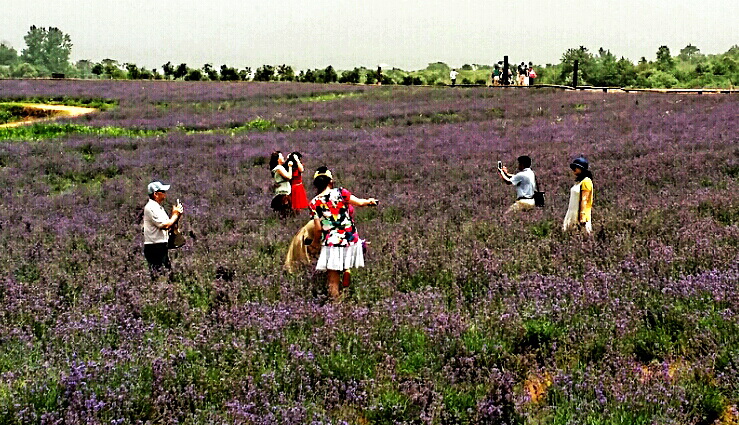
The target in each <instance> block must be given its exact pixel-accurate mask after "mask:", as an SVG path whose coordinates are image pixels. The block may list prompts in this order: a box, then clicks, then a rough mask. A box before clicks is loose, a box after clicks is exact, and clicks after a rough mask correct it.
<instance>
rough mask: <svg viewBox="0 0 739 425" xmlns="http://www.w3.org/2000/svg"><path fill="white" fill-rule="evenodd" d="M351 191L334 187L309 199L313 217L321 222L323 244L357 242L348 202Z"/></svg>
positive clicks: (340, 244) (336, 244) (338, 244)
mask: <svg viewBox="0 0 739 425" xmlns="http://www.w3.org/2000/svg"><path fill="white" fill-rule="evenodd" d="M351 196H352V194H351V192H349V191H348V190H346V189H344V188H334V189H331V190H330V191H329V192H328V193H326V194H324V195H318V196H316V197H315V198H313V200H311V201H310V210H311V213H312V215H313V218H314V219H318V220H319V221H320V223H321V243H322V244H323V245H324V246H349V245H353V244H355V243H357V242H359V235H358V234H357V229H356V227H354V220H353V219H352V216H351V213H350V209H351V205H350V204H349V198H350V197H351Z"/></svg>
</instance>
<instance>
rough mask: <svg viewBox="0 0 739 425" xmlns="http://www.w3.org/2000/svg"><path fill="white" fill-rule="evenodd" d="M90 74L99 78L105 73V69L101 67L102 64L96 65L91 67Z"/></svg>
mask: <svg viewBox="0 0 739 425" xmlns="http://www.w3.org/2000/svg"><path fill="white" fill-rule="evenodd" d="M90 72H92V73H93V74H95V75H97V76H98V77H99V76H101V75H103V74H104V73H105V67H104V66H103V64H102V63H96V64H95V65H93V67H92V69H91V70H90Z"/></svg>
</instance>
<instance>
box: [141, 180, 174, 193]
mask: <svg viewBox="0 0 739 425" xmlns="http://www.w3.org/2000/svg"><path fill="white" fill-rule="evenodd" d="M170 186H171V185H168V184H164V183H162V182H159V181H156V182H151V183H149V186H148V187H147V191H148V192H149V195H151V194H153V193H154V192H166V191H168V190H169V187H170Z"/></svg>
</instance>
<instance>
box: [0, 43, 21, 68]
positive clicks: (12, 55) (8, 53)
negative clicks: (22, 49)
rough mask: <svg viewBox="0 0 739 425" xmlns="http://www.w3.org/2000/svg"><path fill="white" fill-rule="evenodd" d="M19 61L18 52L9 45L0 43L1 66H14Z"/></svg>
mask: <svg viewBox="0 0 739 425" xmlns="http://www.w3.org/2000/svg"><path fill="white" fill-rule="evenodd" d="M16 61H18V52H17V51H16V50H15V49H14V48H13V47H12V46H10V45H9V44H6V43H4V42H3V43H0V65H13V64H14V63H16Z"/></svg>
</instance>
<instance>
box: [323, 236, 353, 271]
mask: <svg viewBox="0 0 739 425" xmlns="http://www.w3.org/2000/svg"><path fill="white" fill-rule="evenodd" d="M357 267H364V251H363V250H362V243H361V242H359V243H355V244H353V245H349V246H323V247H321V254H320V255H319V256H318V263H317V264H316V270H338V271H342V270H347V269H354V268H357Z"/></svg>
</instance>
